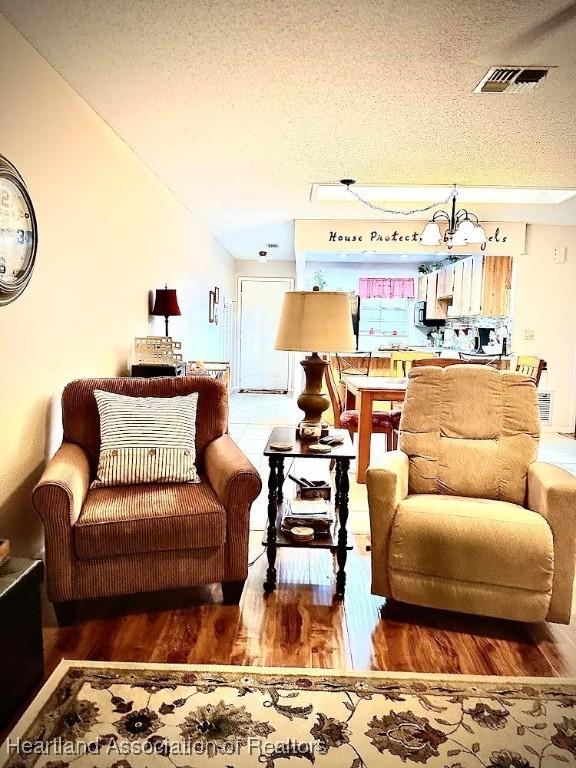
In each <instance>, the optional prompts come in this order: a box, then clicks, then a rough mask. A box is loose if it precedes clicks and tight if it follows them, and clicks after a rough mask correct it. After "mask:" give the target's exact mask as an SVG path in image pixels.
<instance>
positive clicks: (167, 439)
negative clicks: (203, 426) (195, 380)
mask: <svg viewBox="0 0 576 768" xmlns="http://www.w3.org/2000/svg"><path fill="white" fill-rule="evenodd" d="M94 397H95V398H96V403H97V405H98V413H99V414H100V458H99V461H98V471H97V473H96V479H95V480H94V482H93V483H92V485H91V487H92V488H100V487H102V486H108V485H135V484H136V483H198V482H200V478H199V477H198V472H197V471H196V465H195V463H194V462H195V461H196V444H195V437H196V409H197V406H198V393H197V392H194V393H193V394H191V395H184V396H177V397H127V396H126V395H116V394H114V393H113V392H103V391H102V390H100V389H96V390H95V391H94Z"/></svg>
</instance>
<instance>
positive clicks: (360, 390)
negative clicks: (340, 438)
mask: <svg viewBox="0 0 576 768" xmlns="http://www.w3.org/2000/svg"><path fill="white" fill-rule="evenodd" d="M342 383H343V384H344V386H345V387H346V400H345V402H346V409H347V410H348V409H352V408H355V409H356V410H357V411H358V458H357V468H356V481H357V482H358V483H365V482H366V470H367V469H368V465H369V463H370V442H371V438H372V410H373V406H374V402H375V401H377V400H380V401H390V402H393V403H401V402H402V401H403V400H404V397H405V396H406V386H407V384H408V379H407V378H398V377H394V376H359V375H357V374H343V375H342Z"/></svg>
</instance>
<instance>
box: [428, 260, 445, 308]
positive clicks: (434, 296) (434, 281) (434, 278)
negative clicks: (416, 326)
mask: <svg viewBox="0 0 576 768" xmlns="http://www.w3.org/2000/svg"><path fill="white" fill-rule="evenodd" d="M440 271H441V270H438V271H437V272H430V273H429V274H428V275H427V277H428V280H427V283H426V320H444V319H445V318H446V317H447V315H448V304H447V302H445V301H441V300H440V299H439V297H438V280H439V276H440Z"/></svg>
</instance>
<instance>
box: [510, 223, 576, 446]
mask: <svg viewBox="0 0 576 768" xmlns="http://www.w3.org/2000/svg"><path fill="white" fill-rule="evenodd" d="M555 245H563V246H566V249H567V250H566V263H565V264H554V262H553V258H552V257H553V249H554V246H555ZM514 269H515V278H514V280H515V290H514V296H513V332H512V333H513V336H512V346H513V350H514V352H515V353H517V354H528V355H537V356H538V357H543V358H544V359H545V360H546V362H547V364H548V372H547V373H546V374H545V375H544V378H543V381H542V384H543V386H544V387H545V388H546V389H550V390H552V391H553V392H554V403H553V414H552V417H553V424H552V425H553V427H554V428H555V429H557V430H558V431H561V432H568V431H570V432H573V431H574V421H575V404H576V376H575V366H576V296H575V294H576V226H572V227H566V226H547V225H543V224H529V225H528V233H527V247H526V253H525V254H523V255H521V256H518V257H516V258H515V259H514ZM526 331H529V332H530V331H533V332H534V339H533V340H532V341H530V340H527V339H525V333H526Z"/></svg>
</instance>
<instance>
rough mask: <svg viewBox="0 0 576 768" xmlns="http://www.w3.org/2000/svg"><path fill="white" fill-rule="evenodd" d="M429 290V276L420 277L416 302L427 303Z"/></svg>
mask: <svg viewBox="0 0 576 768" xmlns="http://www.w3.org/2000/svg"><path fill="white" fill-rule="evenodd" d="M427 290H428V275H419V276H418V289H417V292H416V301H426V291H427Z"/></svg>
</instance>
